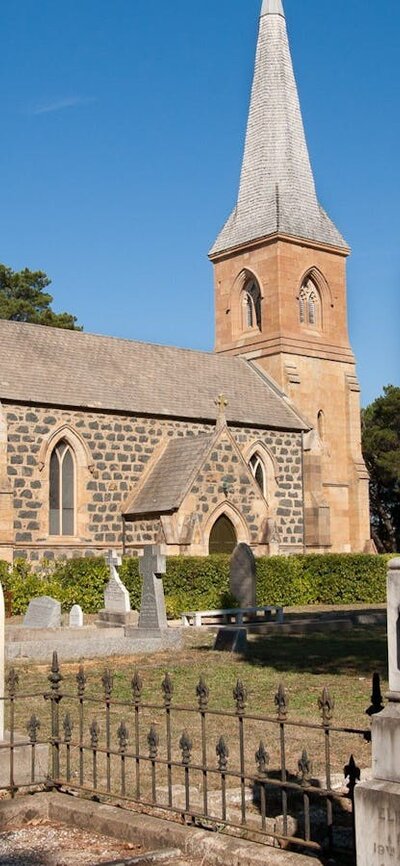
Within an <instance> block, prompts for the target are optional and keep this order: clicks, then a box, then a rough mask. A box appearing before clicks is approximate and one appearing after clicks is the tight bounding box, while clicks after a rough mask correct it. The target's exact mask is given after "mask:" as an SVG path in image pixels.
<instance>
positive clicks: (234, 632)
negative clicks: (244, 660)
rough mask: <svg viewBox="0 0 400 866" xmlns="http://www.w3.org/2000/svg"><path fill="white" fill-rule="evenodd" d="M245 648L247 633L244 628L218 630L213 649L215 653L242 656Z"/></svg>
mask: <svg viewBox="0 0 400 866" xmlns="http://www.w3.org/2000/svg"><path fill="white" fill-rule="evenodd" d="M246 647H247V631H246V629H245V628H226V627H225V628H220V629H219V631H218V634H217V637H216V638H215V643H214V647H213V649H214V650H215V651H216V652H227V653H237V654H239V655H243V654H244V653H245V652H246Z"/></svg>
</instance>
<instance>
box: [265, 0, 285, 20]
mask: <svg viewBox="0 0 400 866" xmlns="http://www.w3.org/2000/svg"><path fill="white" fill-rule="evenodd" d="M263 15H283V17H285V13H284V11H283V6H282V0H263V5H262V9H261V18H262V16H263Z"/></svg>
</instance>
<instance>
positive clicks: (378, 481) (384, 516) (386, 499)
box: [362, 385, 400, 552]
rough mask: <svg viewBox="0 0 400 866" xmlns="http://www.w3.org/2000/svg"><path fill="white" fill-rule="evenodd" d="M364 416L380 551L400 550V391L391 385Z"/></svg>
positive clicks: (373, 515)
mask: <svg viewBox="0 0 400 866" xmlns="http://www.w3.org/2000/svg"><path fill="white" fill-rule="evenodd" d="M383 390H384V393H383V396H381V397H378V399H377V400H375V401H374V402H373V403H371V405H370V406H368V407H367V408H366V409H364V411H363V413H362V443H363V452H364V457H365V461H366V464H367V468H368V471H369V473H370V477H371V485H370V495H371V521H372V532H373V537H374V539H375V542H376V544H377V546H378V549H379V550H380V551H388V552H396V551H400V388H399V387H397V386H395V385H387V387H386V388H384V389H383Z"/></svg>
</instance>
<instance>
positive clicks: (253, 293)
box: [243, 280, 262, 331]
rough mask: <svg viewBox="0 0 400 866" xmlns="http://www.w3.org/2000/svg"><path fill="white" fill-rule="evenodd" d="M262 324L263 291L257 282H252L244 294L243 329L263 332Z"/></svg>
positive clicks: (246, 287) (248, 284)
mask: <svg viewBox="0 0 400 866" xmlns="http://www.w3.org/2000/svg"><path fill="white" fill-rule="evenodd" d="M261 324H262V323H261V291H260V287H259V285H258V283H257V282H256V280H251V281H250V282H248V283H247V285H246V286H245V288H244V292H243V328H244V330H249V329H250V328H258V330H259V331H261Z"/></svg>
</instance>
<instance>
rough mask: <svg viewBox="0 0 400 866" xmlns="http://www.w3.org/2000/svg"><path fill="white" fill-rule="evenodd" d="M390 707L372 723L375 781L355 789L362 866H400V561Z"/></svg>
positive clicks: (394, 580)
mask: <svg viewBox="0 0 400 866" xmlns="http://www.w3.org/2000/svg"><path fill="white" fill-rule="evenodd" d="M387 613H388V656H389V688H390V692H389V703H388V705H387V706H386V707H385V709H384V710H383V711H382V712H381V713H378V714H377V715H375V716H374V717H373V719H372V776H373V778H372V781H371V782H363V783H361V784H360V785H357V786H356V789H355V815H356V840H357V866H387V864H393V866H394V864H395V863H400V625H399V622H400V559H393V560H392V561H391V562H390V563H389V568H388V582H387Z"/></svg>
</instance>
